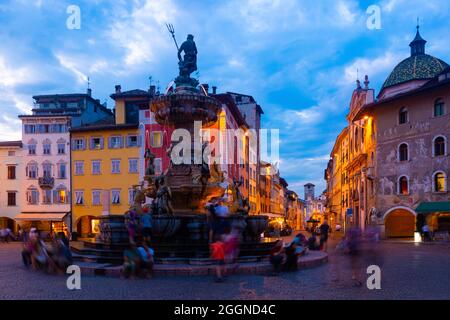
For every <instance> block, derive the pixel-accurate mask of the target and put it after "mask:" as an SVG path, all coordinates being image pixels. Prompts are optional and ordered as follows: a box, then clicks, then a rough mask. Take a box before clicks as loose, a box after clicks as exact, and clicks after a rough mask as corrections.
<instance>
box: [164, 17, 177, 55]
mask: <svg viewBox="0 0 450 320" xmlns="http://www.w3.org/2000/svg"><path fill="white" fill-rule="evenodd" d="M166 27H167V30H169V32H170V34H171V35H172V38H173V41H175V45H176V46H177V50H180V49H179V48H178V43H177V39H175V29H174V27H173V25H172V24H171V23H166Z"/></svg>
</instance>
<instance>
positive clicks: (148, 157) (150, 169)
mask: <svg viewBox="0 0 450 320" xmlns="http://www.w3.org/2000/svg"><path fill="white" fill-rule="evenodd" d="M144 158H145V161H146V163H147V169H146V170H145V175H146V176H147V177H151V176H154V175H155V163H154V162H155V155H154V154H153V153H152V152H151V151H150V149H147V150H145V155H144Z"/></svg>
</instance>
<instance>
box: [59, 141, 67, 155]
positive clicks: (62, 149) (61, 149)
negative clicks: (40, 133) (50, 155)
mask: <svg viewBox="0 0 450 320" xmlns="http://www.w3.org/2000/svg"><path fill="white" fill-rule="evenodd" d="M65 153H66V144H65V143H58V154H65Z"/></svg>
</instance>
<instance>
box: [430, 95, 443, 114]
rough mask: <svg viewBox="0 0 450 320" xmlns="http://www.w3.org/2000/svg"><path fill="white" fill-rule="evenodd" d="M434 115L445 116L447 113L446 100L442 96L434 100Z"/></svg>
mask: <svg viewBox="0 0 450 320" xmlns="http://www.w3.org/2000/svg"><path fill="white" fill-rule="evenodd" d="M433 113H434V116H435V117H440V116H443V115H444V113H445V110H444V100H442V99H441V98H439V99H436V101H435V102H434V112H433Z"/></svg>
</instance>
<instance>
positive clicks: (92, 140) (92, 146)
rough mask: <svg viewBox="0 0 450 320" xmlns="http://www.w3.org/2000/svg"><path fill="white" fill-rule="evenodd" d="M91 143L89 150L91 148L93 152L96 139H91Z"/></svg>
mask: <svg viewBox="0 0 450 320" xmlns="http://www.w3.org/2000/svg"><path fill="white" fill-rule="evenodd" d="M89 141H90V146H89V148H90V149H91V150H93V149H94V138H90V139H89Z"/></svg>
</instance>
